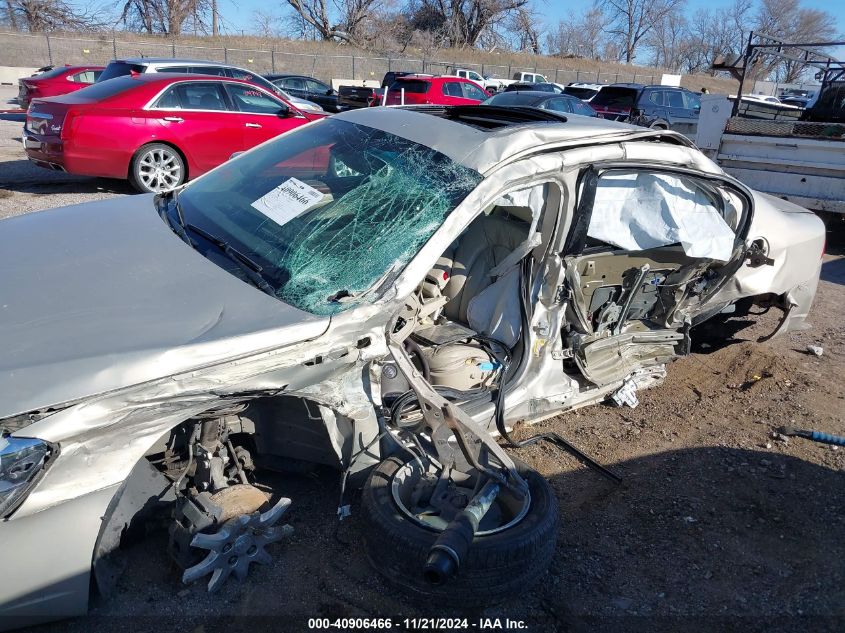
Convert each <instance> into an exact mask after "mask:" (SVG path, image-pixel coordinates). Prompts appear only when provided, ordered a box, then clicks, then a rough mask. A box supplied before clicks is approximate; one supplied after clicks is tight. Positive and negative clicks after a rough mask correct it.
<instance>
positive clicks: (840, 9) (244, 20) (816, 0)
mask: <svg viewBox="0 0 845 633" xmlns="http://www.w3.org/2000/svg"><path fill="white" fill-rule="evenodd" d="M592 3H593V2H592V0H569V1H568V2H560V1H556V0H534V4H535V6H536V7H537V8H538V9H539V11H540V13H541V14H542V15H544V16H545V17H546V20H547V22H548V23H549V24H550V25H554V24H557V22H558V20H560V19H562V18H564V17H565V16H566V15H568V14H569V12H570V9H572V10H574V11H575V13H581V12H583V11H584V10H585V9H586V8H588V7H590V6H591V5H592ZM286 4H287V3H283V2H277V3H273V4H272V5H271V4H269V3H268V2H267V1H266V0H220V1H219V6H220V13H221V16H222V20H223V23H224V26H225V27H226V30H228V31H234V32H238V31H240V30H244V31H246V32H249V31H251V30H252V29H253V22H252V15H253V12H254V11H255V10H256V9H263V10H264V11H267V10H269V9H270V7H274V8H276V7H277V8H278V11H279V12H281V10H282V7H283V6H286ZM730 4H731V2H730V0H725V1H724V2H719V1H715V2H714V1H713V0H687V11H688V12H689V13H694V12H695V11H697V10H698V9H700V8H708V9H716V8H719V7H722V6H729V5H730ZM802 5H803V6H804V7H806V8H808V9H822V10H824V11H827V12H829V13H832V14H833V15H835V16H836V17H837V20H838V22H839V29H840V31H841V32H842V34H843V35H845V3H843V1H842V0H803V2H802Z"/></svg>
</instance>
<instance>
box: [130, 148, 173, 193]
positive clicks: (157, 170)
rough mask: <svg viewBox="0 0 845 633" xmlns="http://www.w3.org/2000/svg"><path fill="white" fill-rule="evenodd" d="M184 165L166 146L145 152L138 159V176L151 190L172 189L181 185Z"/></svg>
mask: <svg viewBox="0 0 845 633" xmlns="http://www.w3.org/2000/svg"><path fill="white" fill-rule="evenodd" d="M181 177H182V166H181V165H180V164H179V159H178V157H177V156H176V154H175V153H174V152H172V151H169V150H166V149H164V148H155V149H150V150H147V151H146V152H144V154H143V155H142V156H141V158H140V160H139V161H138V178H139V179H140V181H141V183H142V184H143V185H144V187H145V188H146V189H148V190H149V191H155V192H162V191H170V190H171V189H175V188H176V187H178V186H179V182H180V180H181Z"/></svg>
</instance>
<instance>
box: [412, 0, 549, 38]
mask: <svg viewBox="0 0 845 633" xmlns="http://www.w3.org/2000/svg"><path fill="white" fill-rule="evenodd" d="M527 6H528V0H419V1H418V2H416V3H414V5H413V14H414V18H413V21H414V22H415V23H416V24H417V25H418V26H419V28H420V29H421V30H428V31H431V32H433V33H435V34H436V35H437V36H438V38H439V39H441V40H442V41H443V42H444V44H446V45H449V46H453V47H464V46H476V45H477V44H478V42H479V40H480V39H481V38H482V36H483V35H484V34H485V33H489V32H490V30H491V29H496V28H498V27H501V26H503V25H504V24H505V23H506V21H507V20H508V19H510V18H512V17H513V16H514V15H515V14H516V13H517V11H519V10H520V9H523V8H527ZM537 36H538V39H539V34H537ZM538 43H539V42H538Z"/></svg>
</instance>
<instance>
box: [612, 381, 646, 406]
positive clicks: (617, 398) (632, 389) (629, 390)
mask: <svg viewBox="0 0 845 633" xmlns="http://www.w3.org/2000/svg"><path fill="white" fill-rule="evenodd" d="M610 399H611V400H613V402H615V403H616V406H617V407H624V406H626V405H627V406H629V407H631V408H632V409H636V408H637V406H638V405H639V404H640V399H639V398H637V383H636V382H634V381H633V380H630V379H628V380H626V381H625V382H624V383H622V386H621V387H619V389H617V390H616V391H614V392H613V393H612V394H611V395H610Z"/></svg>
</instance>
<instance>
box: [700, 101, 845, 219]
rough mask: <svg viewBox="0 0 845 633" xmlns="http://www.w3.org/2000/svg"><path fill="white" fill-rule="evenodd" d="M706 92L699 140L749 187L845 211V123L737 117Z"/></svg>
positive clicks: (800, 202)
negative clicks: (732, 115)
mask: <svg viewBox="0 0 845 633" xmlns="http://www.w3.org/2000/svg"><path fill="white" fill-rule="evenodd" d="M732 107H733V103H732V102H731V101H730V100H729V99H728V98H727V97H725V96H723V95H702V97H701V114H700V116H699V120H698V132H697V135H696V138H695V144H696V145H697V146H698V147H699V149H701V150H702V151H703V152H704V153H705V154H707V155H708V156H709V157H710V158H712V159H713V160H715V161H716V162H717V163H719V166H720V167H722V169H724V170H725V171H726V172H728V173H729V174H731V175H732V176H735V177H736V178H738V179H739V180H741V181H742V182H744V183H745V184H747V185H748V186H749V187H752V188H754V189H757V190H758V191H763V192H765V193H769V194H771V195H773V196H777V197H778V198H783V199H784V200H789V201H790V202H794V203H795V204H798V205H800V206H802V207H805V208H807V209H812V210H813V211H825V212H829V213H843V214H845V124H842V123H817V122H804V121H797V120H790V121H767V120H762V119H753V118H747V117H731V109H732Z"/></svg>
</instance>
